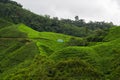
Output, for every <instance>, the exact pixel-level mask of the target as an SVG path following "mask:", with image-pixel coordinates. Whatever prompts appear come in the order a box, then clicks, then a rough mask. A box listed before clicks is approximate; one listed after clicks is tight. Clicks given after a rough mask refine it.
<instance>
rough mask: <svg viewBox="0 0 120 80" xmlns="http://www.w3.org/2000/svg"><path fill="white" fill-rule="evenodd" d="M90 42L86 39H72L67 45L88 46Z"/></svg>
mask: <svg viewBox="0 0 120 80" xmlns="http://www.w3.org/2000/svg"><path fill="white" fill-rule="evenodd" d="M87 44H88V42H87V41H86V40H85V39H80V38H75V37H72V38H70V40H69V41H68V42H67V43H66V45H67V46H87Z"/></svg>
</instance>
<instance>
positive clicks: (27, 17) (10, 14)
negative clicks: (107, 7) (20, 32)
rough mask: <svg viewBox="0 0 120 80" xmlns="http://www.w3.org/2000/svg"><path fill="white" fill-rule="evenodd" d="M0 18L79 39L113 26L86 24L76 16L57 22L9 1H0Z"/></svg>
mask: <svg viewBox="0 0 120 80" xmlns="http://www.w3.org/2000/svg"><path fill="white" fill-rule="evenodd" d="M0 17H1V18H4V19H5V20H8V21H10V22H13V23H15V24H17V23H24V24H26V25H27V26H30V27H31V28H33V29H34V30H37V31H49V32H57V33H64V34H68V35H73V36H80V37H84V36H87V35H89V34H90V33H93V34H94V32H95V30H99V29H100V30H106V29H108V28H110V27H112V26H113V24H112V23H105V22H92V21H90V22H88V23H86V22H85V20H84V19H79V17H78V16H76V17H75V20H70V19H60V20H59V19H58V18H57V17H53V18H50V16H48V15H45V16H41V15H37V14H34V13H32V12H31V11H29V10H26V9H23V8H22V6H21V5H20V4H18V3H16V2H14V1H10V0H0Z"/></svg>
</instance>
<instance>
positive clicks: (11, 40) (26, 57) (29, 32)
mask: <svg viewBox="0 0 120 80" xmlns="http://www.w3.org/2000/svg"><path fill="white" fill-rule="evenodd" d="M117 30H120V28H119V27H114V28H111V29H110V31H109V33H108V35H107V36H106V37H107V38H105V39H106V40H107V39H110V41H108V42H101V44H95V45H92V46H87V45H83V43H86V41H85V40H84V39H82V38H78V37H74V36H68V35H63V34H58V33H52V32H37V31H35V30H33V29H31V28H29V27H27V26H25V25H24V24H18V25H12V24H10V25H8V26H6V27H3V28H1V29H0V79H2V80H16V79H17V80H31V79H32V80H56V79H57V80H106V79H110V80H115V79H118V80H119V79H120V77H119V74H118V73H119V70H120V69H119V64H120V63H119V60H120V58H119V56H120V44H119V43H120V39H119V38H118V37H119V36H117V35H119V31H118V32H116V31H117ZM111 32H112V33H111ZM114 32H116V33H114ZM3 33H4V34H3ZM116 34H117V35H116ZM110 35H112V36H117V37H114V39H113V38H112V39H111V36H110ZM71 40H72V41H71ZM71 44H72V45H71ZM78 44H79V45H78Z"/></svg>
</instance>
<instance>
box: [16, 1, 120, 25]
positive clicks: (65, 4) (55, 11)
mask: <svg viewBox="0 0 120 80" xmlns="http://www.w3.org/2000/svg"><path fill="white" fill-rule="evenodd" d="M14 1H17V2H19V3H21V4H22V5H23V6H24V7H25V8H26V9H29V10H31V11H33V12H35V13H37V14H42V15H45V14H47V15H50V16H52V17H53V16H57V17H60V18H71V19H73V18H74V16H76V15H78V16H79V17H80V18H82V19H86V20H87V21H88V20H93V21H94V20H97V21H108V22H110V21H112V22H114V23H115V24H119V25H120V23H119V22H120V15H119V14H120V6H119V5H120V0H35V1H33V0H14Z"/></svg>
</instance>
